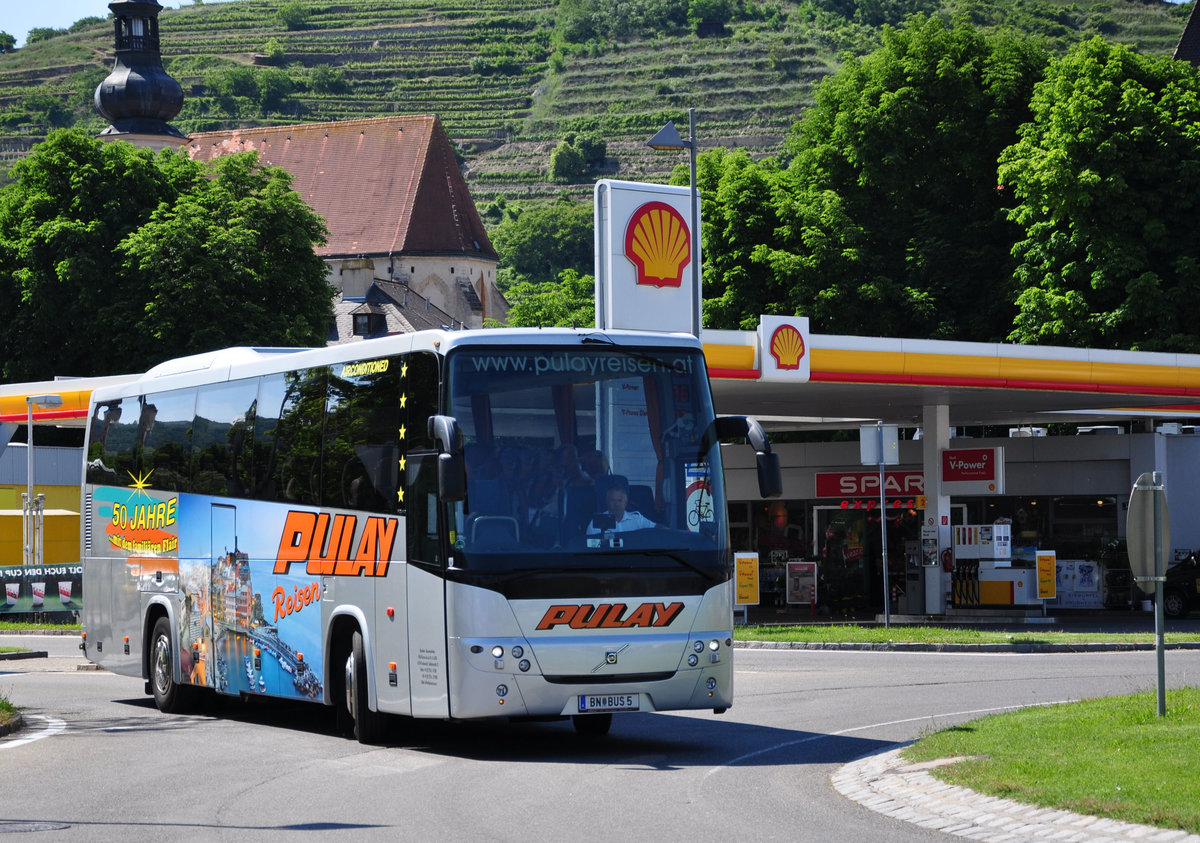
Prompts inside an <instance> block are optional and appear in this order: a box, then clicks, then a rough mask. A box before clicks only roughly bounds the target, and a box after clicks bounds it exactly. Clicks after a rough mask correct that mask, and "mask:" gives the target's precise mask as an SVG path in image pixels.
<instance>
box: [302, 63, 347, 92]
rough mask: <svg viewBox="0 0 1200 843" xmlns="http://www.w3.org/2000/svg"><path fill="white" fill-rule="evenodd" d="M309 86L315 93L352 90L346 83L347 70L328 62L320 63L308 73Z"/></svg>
mask: <svg viewBox="0 0 1200 843" xmlns="http://www.w3.org/2000/svg"><path fill="white" fill-rule="evenodd" d="M308 86H309V88H311V89H312V91H313V93H315V94H343V93H345V92H346V91H348V90H350V86H349V85H348V84H346V72H345V71H344V70H342V69H341V68H338V69H336V70H335V69H334V68H332V67H330V66H329V65H327V64H318V65H317V66H316V67H314V68H313V69H312V70H311V71H309V74H308Z"/></svg>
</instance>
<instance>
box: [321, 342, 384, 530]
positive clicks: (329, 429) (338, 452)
mask: <svg viewBox="0 0 1200 843" xmlns="http://www.w3.org/2000/svg"><path fill="white" fill-rule="evenodd" d="M403 370H404V365H403V359H402V358H399V357H397V358H384V359H381V360H366V361H355V362H352V363H345V364H342V365H340V366H335V367H334V371H333V372H332V373H331V376H330V379H329V393H328V398H327V400H326V405H325V433H324V445H323V450H322V457H321V462H322V467H323V470H322V472H321V502H322V504H324V505H325V506H330V507H340V508H348V509H365V510H368V511H371V512H396V511H397V509H398V503H399V500H398V497H397V494H396V491H397V478H398V475H399V456H400V451H399V445H398V438H399V436H400V429H401V426H402V425H403V420H402V419H401V416H400V412H401V400H402V396H401V391H402V390H401V386H400V380H401V373H402V372H403Z"/></svg>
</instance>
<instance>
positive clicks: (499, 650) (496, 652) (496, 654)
mask: <svg viewBox="0 0 1200 843" xmlns="http://www.w3.org/2000/svg"><path fill="white" fill-rule="evenodd" d="M503 655H504V648H503V647H501V646H500V645H499V644H497V645H496V646H495V647H493V648H492V658H494V659H498V658H500V657H501V656H503Z"/></svg>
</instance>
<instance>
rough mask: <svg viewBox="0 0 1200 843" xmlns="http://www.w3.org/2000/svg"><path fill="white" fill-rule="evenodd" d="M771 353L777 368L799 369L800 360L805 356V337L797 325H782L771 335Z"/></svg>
mask: <svg viewBox="0 0 1200 843" xmlns="http://www.w3.org/2000/svg"><path fill="white" fill-rule="evenodd" d="M769 351H770V353H771V356H772V357H774V358H775V366H776V367H777V368H780V369H799V368H800V358H801V357H803V356H804V337H802V336H800V331H798V330H797V329H796V326H795V325H780V326H779V327H778V328H776V329H775V332H774V333H773V334H771V343H770V346H769Z"/></svg>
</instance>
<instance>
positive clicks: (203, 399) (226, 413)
mask: <svg viewBox="0 0 1200 843" xmlns="http://www.w3.org/2000/svg"><path fill="white" fill-rule="evenodd" d="M257 396H258V380H257V379H256V378H255V379H249V380H240V381H232V382H229V383H212V384H205V385H204V386H201V387H200V393H199V395H198V396H197V398H196V418H195V421H194V422H193V423H192V491H194V492H197V493H199V494H202V495H228V496H229V497H236V498H240V497H245V496H247V495H248V494H249V493H250V488H249V487H250V484H251V482H252V481H251V477H250V444H251V432H252V430H253V425H254V402H255V400H256V398H257Z"/></svg>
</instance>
